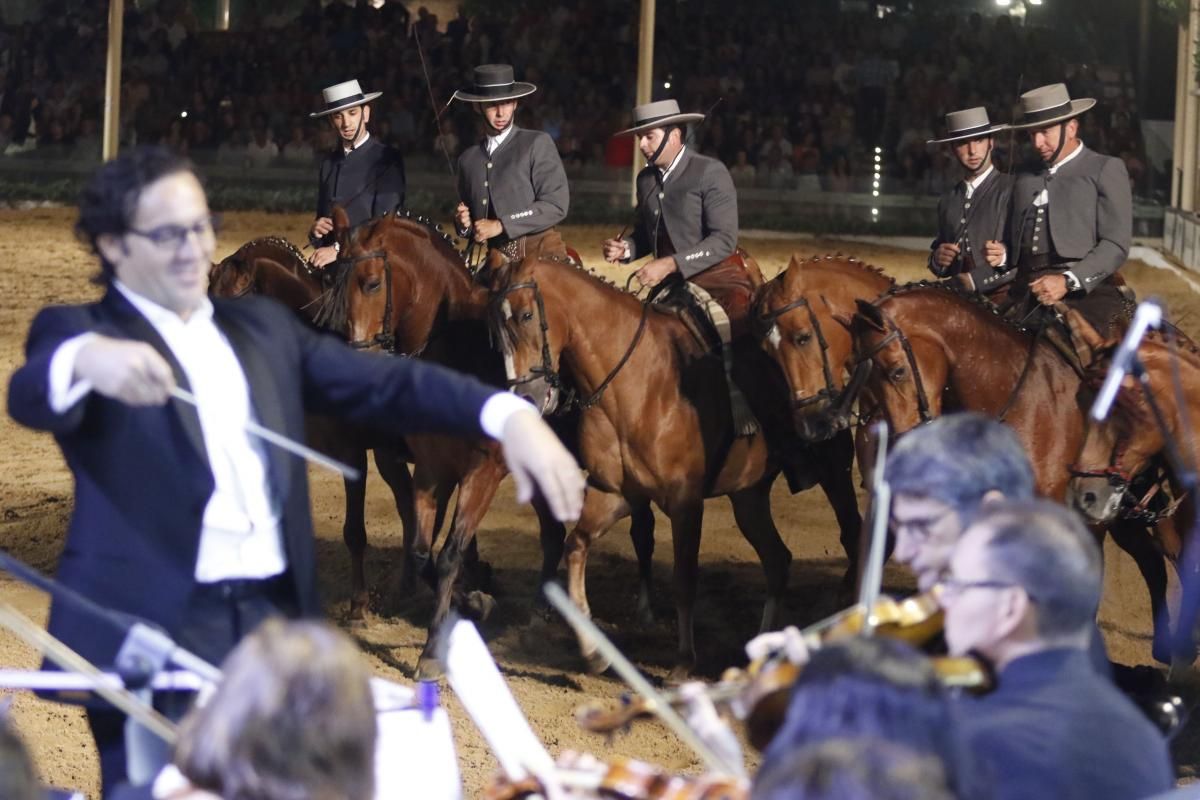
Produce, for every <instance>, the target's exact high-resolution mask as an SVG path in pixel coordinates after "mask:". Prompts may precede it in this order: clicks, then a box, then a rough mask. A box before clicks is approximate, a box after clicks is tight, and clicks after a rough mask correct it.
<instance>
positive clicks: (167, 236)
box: [127, 214, 221, 252]
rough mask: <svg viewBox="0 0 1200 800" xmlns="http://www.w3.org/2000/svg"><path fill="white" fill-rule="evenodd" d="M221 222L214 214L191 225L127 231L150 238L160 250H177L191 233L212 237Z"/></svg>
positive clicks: (200, 236) (200, 237)
mask: <svg viewBox="0 0 1200 800" xmlns="http://www.w3.org/2000/svg"><path fill="white" fill-rule="evenodd" d="M220 222H221V220H220V218H219V217H218V216H217V215H216V214H212V215H209V216H207V217H202V218H201V219H198V220H196V221H195V222H194V223H192V224H191V225H175V224H167V225H159V226H158V227H156V228H151V229H150V230H148V231H140V230H138V229H137V228H129V229H128V231H127V232H128V233H132V234H134V235H135V236H140V237H142V238H143V239H147V240H149V241H150V243H151V244H153V245H154V246H155V247H157V248H159V249H160V250H169V251H171V252H177V251H178V250H179V248H181V247H183V245H184V243H185V242H187V237H188V234H189V233H194V234H196V237H197V238H199V239H201V240H205V239H210V238H212V237H213V236H215V235H216V232H217V229H218V228H219V227H220Z"/></svg>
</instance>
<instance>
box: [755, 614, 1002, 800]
mask: <svg viewBox="0 0 1200 800" xmlns="http://www.w3.org/2000/svg"><path fill="white" fill-rule="evenodd" d="M862 736H871V737H876V738H879V739H883V740H885V741H890V742H902V743H904V745H905V746H907V747H909V748H911V749H912V750H914V751H915V752H916V754H917V755H919V756H931V757H933V758H936V759H937V760H938V761H939V762H940V763H941V764H942V766H943V768H944V769H945V772H946V782H947V785H948V786H949V787H950V789H951V791H952V792H953V793H954V794H955V795H957V796H959V797H981V796H983V795H980V794H979V792H978V791H977V787H974V786H967V782H968V778H969V776H970V775H972V774H973V773H974V772H975V770H973V769H971V765H970V763H969V758H968V753H967V751H966V750H965V748H964V747H963V746H962V745H961V744H960V742H961V740H962V737H961V736H960V735H959V732H958V722H957V719H956V717H955V711H954V708H953V706H952V705H951V702H950V697H949V695H948V693H947V691H946V689H945V687H944V686H943V684H942V682H941V680H940V679H939V678H938V676H937V673H936V672H935V671H934V669H933V665H932V662H931V661H930V660H929V658H928V657H926V656H925V655H923V654H922V653H920V652H918V651H916V650H914V649H913V648H912V647H910V646H909V645H907V644H905V643H903V642H899V641H896V640H894V639H886V638H878V637H877V638H869V639H868V638H864V637H855V638H853V639H847V640H845V641H842V642H837V643H835V644H832V645H829V646H827V647H825V648H823V649H821V650H818V651H817V652H816V653H814V654H813V657H812V660H811V661H810V662H809V663H808V664H807V665H805V667H804V670H803V672H801V674H800V678H799V680H797V681H796V685H795V687H794V688H793V689H792V696H791V699H790V700H789V702H788V710H787V714H786V716H785V717H784V722H783V725H782V726H781V727H780V729H779V732H778V733H777V734H776V735H775V738H774V739H773V740H772V741H771V744H770V746H769V747H768V748H767V750H766V752H765V753H764V754H763V765H762V771H763V772H769V771H770V770H773V769H777V768H781V767H783V765H785V764H786V763H787V762H788V761H789V760H791V759H793V758H794V757H795V754H796V753H797V752H798V751H799V750H800V749H801V748H803V747H807V746H809V745H812V744H815V743H818V742H821V741H824V740H826V739H830V738H834V737H850V738H858V737H862Z"/></svg>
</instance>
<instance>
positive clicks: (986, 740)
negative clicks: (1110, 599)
mask: <svg viewBox="0 0 1200 800" xmlns="http://www.w3.org/2000/svg"><path fill="white" fill-rule="evenodd" d="M940 583H941V587H942V592H941V603H942V606H943V607H944V609H945V613H946V643H947V645H948V646H949V649H950V653H951V655H967V654H972V655H979V656H982V657H983V658H986V659H987V660H988V661H989V662H991V663H992V664H993V665H994V667H995V669H996V672H997V680H996V688H995V690H994V691H992V692H991V693H989V694H986V695H983V696H981V697H964V698H961V699H960V702H961V706H962V712H963V713H962V714H961V715H960V720H961V722H962V733H963V736H964V738H965V740H966V742H967V744H968V747H969V749H970V750H971V752H972V753H974V755H975V756H976V759H977V760H978V761H980V762H982V765H983V767H984V769H985V770H986V772H985V775H986V777H987V778H988V779H989V782H990V784H991V787H992V791H993V797H994V798H995V800H1009V799H1010V798H1011V799H1012V800H1017V798H1021V800H1025V798H1030V797H1056V798H1057V797H1061V798H1088V799H1089V800H1093V799H1094V798H1099V799H1100V800H1133V798H1138V797H1145V796H1146V795H1149V794H1153V793H1154V792H1157V791H1162V790H1164V789H1167V788H1169V787H1170V786H1172V785H1173V783H1174V770H1173V769H1172V766H1171V757H1170V753H1169V752H1168V750H1167V745H1166V742H1165V741H1164V739H1163V737H1162V735H1161V734H1160V733H1159V732H1158V731H1157V730H1156V729H1155V728H1154V726H1153V725H1152V724H1151V723H1150V722H1149V721H1148V720H1147V719H1146V718H1145V717H1144V716H1142V714H1141V713H1140V712H1139V711H1138V709H1137V707H1136V706H1134V704H1133V703H1132V702H1130V700H1129V699H1128V698H1126V697H1125V696H1124V695H1122V694H1121V692H1120V691H1119V690H1118V689H1117V688H1116V687H1115V686H1113V684H1112V682H1111V681H1109V680H1107V679H1105V678H1104V677H1103V676H1101V675H1099V674H1097V672H1096V670H1095V668H1094V667H1093V664H1092V661H1091V658H1090V657H1089V655H1088V649H1089V647H1090V643H1091V641H1092V637H1093V632H1094V631H1095V614H1096V608H1097V607H1098V605H1099V603H1100V590H1101V586H1102V577H1101V564H1100V548H1099V547H1098V546H1097V544H1096V540H1095V537H1094V536H1093V535H1092V534H1091V533H1090V532H1089V531H1088V530H1087V529H1086V528H1085V527H1084V526H1083V523H1082V522H1081V521H1080V519H1079V517H1078V516H1077V515H1076V514H1074V513H1072V512H1070V511H1068V510H1067V509H1066V508H1063V507H1062V506H1060V505H1058V504H1055V503H1050V502H1046V501H1023V502H1019V503H1007V502H1001V503H996V504H991V505H988V506H986V507H984V508H983V509H982V511H981V513H980V515H979V516H978V517H977V518H976V519H975V521H974V522H973V523H972V524H971V525H970V526H969V527H968V528H967V530H966V531H965V532H964V533H963V535H962V537H961V539H960V540H959V541H958V543H957V545H956V546H955V547H954V549H953V553H952V555H951V558H950V563H949V567H948V569H947V572H946V574H945V575H944V576H943V577H942V579H941V581H940Z"/></svg>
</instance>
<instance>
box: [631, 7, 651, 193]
mask: <svg viewBox="0 0 1200 800" xmlns="http://www.w3.org/2000/svg"><path fill="white" fill-rule="evenodd" d="M654 11H655V0H642V20H641V25H640V26H639V28H638V74H637V105H639V106H640V105H644V104H646V103H649V102H650V96H651V87H652V85H653V82H654ZM629 138H630V140H631V142H630V144H629V146H630V147H632V148H633V180H632V181H631V182H630V186H629V204H630V205H637V201H638V197H637V174H638V173H639V172H641V169H642V165H641V160H640V159H639V158H638V155H639V153H638V148H637V137H636V136H631V137H629Z"/></svg>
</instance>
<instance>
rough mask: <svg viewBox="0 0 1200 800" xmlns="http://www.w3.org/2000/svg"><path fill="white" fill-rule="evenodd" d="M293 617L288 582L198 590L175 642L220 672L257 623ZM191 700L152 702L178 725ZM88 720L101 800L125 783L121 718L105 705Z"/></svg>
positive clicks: (165, 695)
mask: <svg viewBox="0 0 1200 800" xmlns="http://www.w3.org/2000/svg"><path fill="white" fill-rule="evenodd" d="M297 612H298V605H297V602H296V592H295V588H294V585H293V584H292V582H291V578H290V576H286V575H285V576H282V577H280V578H275V579H271V580H266V581H222V582H220V583H216V584H197V586H196V589H195V591H193V593H192V596H191V598H190V599H189V600H188V607H187V610H186V611H185V612H184V618H183V623H182V625H181V626H180V629H179V630H178V631H177V632H176V633H175V634H174V639H175V643H176V644H178V645H179V646H180V647H182V648H183V649H185V650H189V651H191V652H192V653H193V654H195V655H197V656H199V657H200V658H202V659H204V660H205V661H207V662H209V663H210V664H213V665H216V666H219V665H220V664H221V662H222V661H224V660H225V656H227V655H228V654H229V652H230V651H231V650H233V648H234V646H235V645H237V643H238V642H239V641H241V639H242V637H243V636H245V635H246V634H248V633H250V632H251V631H253V630H254V629H255V628H257V627H258V626H259V625H260V624H261V623H262V622H264V621H265V620H267V619H269V618H271V617H278V616H285V617H294V616H296V615H297ZM191 699H192V698H191V696H190V694H189V693H186V692H161V693H158V694H156V695H155V697H154V707H155V708H156V709H157V710H158V711H159V712H161V713H162V714H163V715H164V716H166V717H167V719H170V720H173V721H178V720H180V719H182V718H183V716H184V714H186V713H187V710H188V708H189V707H190V705H191ZM87 718H88V725H89V726H90V727H91V729H92V736H93V737H94V738H95V740H96V750H97V751H98V753H99V755H100V783H101V796H102V797H107V796H109V792H110V791H112V790H114V789H115V788H116V787H117V786H118V785H120V784H123V783H125V782H126V781H127V780H128V773H127V770H126V763H127V756H128V754H127V752H126V748H125V714H124V713H123V712H121V711H118V710H117V709H115V708H113V707H111V706H108V705H105V706H102V707H96V708H92V707H89V708H88V709H87ZM165 752H166V751H165V749H164V753H165ZM164 764H165V762H164Z"/></svg>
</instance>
